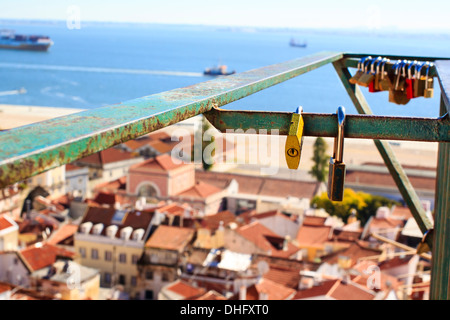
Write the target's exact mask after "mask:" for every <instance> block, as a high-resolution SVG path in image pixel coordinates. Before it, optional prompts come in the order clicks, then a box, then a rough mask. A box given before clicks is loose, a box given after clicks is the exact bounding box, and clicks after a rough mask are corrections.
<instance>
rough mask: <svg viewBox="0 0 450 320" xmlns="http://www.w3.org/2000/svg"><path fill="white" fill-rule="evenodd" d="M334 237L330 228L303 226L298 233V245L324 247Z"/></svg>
mask: <svg viewBox="0 0 450 320" xmlns="http://www.w3.org/2000/svg"><path fill="white" fill-rule="evenodd" d="M331 236H332V228H331V227H330V226H323V227H320V226H310V225H303V226H301V227H300V229H299V230H298V232H297V237H296V239H297V243H298V245H299V246H300V247H303V246H323V245H324V244H325V243H326V242H327V241H328V240H329V239H331Z"/></svg>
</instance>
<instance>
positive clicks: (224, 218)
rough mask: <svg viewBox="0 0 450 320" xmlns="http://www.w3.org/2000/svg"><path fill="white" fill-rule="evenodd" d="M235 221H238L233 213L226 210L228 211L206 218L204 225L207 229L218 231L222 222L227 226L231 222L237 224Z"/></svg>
mask: <svg viewBox="0 0 450 320" xmlns="http://www.w3.org/2000/svg"><path fill="white" fill-rule="evenodd" d="M235 221H236V216H235V215H234V214H233V213H231V212H230V211H227V210H226V211H221V212H219V213H216V214H213V215H210V216H206V217H204V218H203V223H202V225H203V226H204V227H205V228H208V229H211V230H216V229H217V228H219V226H220V223H221V222H223V225H224V226H226V225H227V224H229V223H230V222H235Z"/></svg>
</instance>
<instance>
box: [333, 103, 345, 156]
mask: <svg viewBox="0 0 450 320" xmlns="http://www.w3.org/2000/svg"><path fill="white" fill-rule="evenodd" d="M336 115H337V120H338V132H337V136H336V138H335V140H334V157H335V159H336V162H337V163H341V162H342V161H343V158H344V123H345V108H344V107H343V106H339V107H338V109H337V111H336Z"/></svg>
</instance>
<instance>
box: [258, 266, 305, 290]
mask: <svg viewBox="0 0 450 320" xmlns="http://www.w3.org/2000/svg"><path fill="white" fill-rule="evenodd" d="M263 277H264V278H265V279H269V280H271V281H273V282H276V283H278V284H281V285H283V286H285V287H287V288H292V289H297V288H298V283H299V281H300V270H293V269H288V268H283V267H280V266H275V265H270V268H269V271H268V272H266V273H265V274H264V276H263Z"/></svg>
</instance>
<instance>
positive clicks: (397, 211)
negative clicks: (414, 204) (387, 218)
mask: <svg viewBox="0 0 450 320" xmlns="http://www.w3.org/2000/svg"><path fill="white" fill-rule="evenodd" d="M391 217H393V218H398V219H403V220H408V219H409V218H413V215H412V213H411V210H409V208H408V207H399V206H394V208H393V210H392V212H391Z"/></svg>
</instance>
